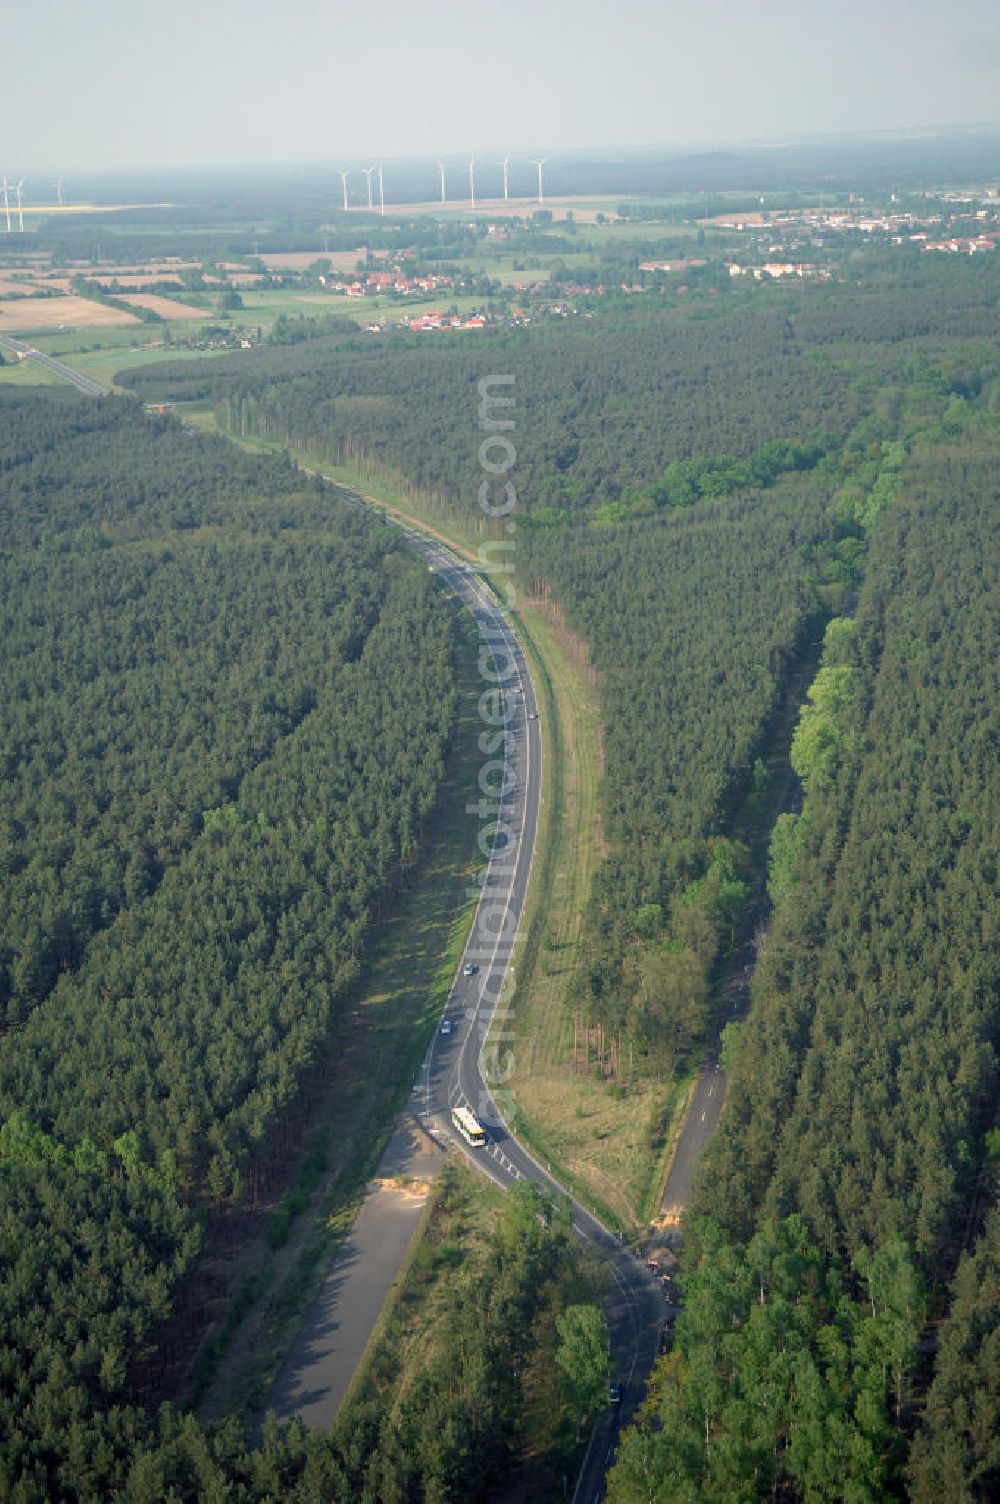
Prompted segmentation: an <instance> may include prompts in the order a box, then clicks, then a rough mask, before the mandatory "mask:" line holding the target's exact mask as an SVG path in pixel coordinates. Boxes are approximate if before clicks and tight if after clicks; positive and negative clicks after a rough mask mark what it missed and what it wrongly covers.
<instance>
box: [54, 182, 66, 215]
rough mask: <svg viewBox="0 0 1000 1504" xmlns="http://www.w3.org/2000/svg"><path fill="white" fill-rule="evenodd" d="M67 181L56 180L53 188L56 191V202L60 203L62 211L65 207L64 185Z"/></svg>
mask: <svg viewBox="0 0 1000 1504" xmlns="http://www.w3.org/2000/svg"><path fill="white" fill-rule="evenodd" d="M65 181H66V179H65V178H56V180H55V182H54V183H53V184H52V186H53V188H54V189H55V190H56V202H57V203H58V205H59V207H60V209H61V208H62V206H63V184H64V183H65Z"/></svg>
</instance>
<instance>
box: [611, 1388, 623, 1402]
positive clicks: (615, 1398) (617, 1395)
mask: <svg viewBox="0 0 1000 1504" xmlns="http://www.w3.org/2000/svg"><path fill="white" fill-rule="evenodd" d="M621 1402H622V1386H621V1385H620V1384H609V1385H608V1404H609V1405H620V1404H621Z"/></svg>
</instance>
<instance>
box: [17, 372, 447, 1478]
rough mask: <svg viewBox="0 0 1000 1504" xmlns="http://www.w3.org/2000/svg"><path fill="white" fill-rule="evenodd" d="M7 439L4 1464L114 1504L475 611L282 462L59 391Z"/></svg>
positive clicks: (254, 1187)
mask: <svg viewBox="0 0 1000 1504" xmlns="http://www.w3.org/2000/svg"><path fill="white" fill-rule="evenodd" d="M0 432H2V433H3V435H4V445H3V450H4V452H3V455H2V459H0V464H2V467H3V474H4V487H3V492H2V502H0V527H2V532H0V542H2V545H3V550H4V551H3V553H2V555H0V601H2V606H0V611H2V621H3V641H4V647H5V652H4V655H3V664H2V670H0V672H2V675H3V694H4V703H5V709H6V715H5V718H4V728H3V733H2V736H3V743H2V745H3V766H4V775H5V776H4V781H3V789H2V796H0V798H2V803H0V851H2V854H3V860H2V864H0V881H2V884H3V887H2V894H3V897H2V902H3V907H4V931H3V947H2V951H0V987H2V994H3V999H4V1003H5V1008H6V1014H7V1027H6V1030H5V1032H4V1033H3V1034H2V1035H0V1118H2V1126H0V1180H2V1182H3V1197H2V1201H3V1207H2V1226H3V1233H2V1242H3V1261H4V1270H5V1277H4V1280H3V1284H2V1287H0V1300H2V1303H3V1317H2V1322H0V1327H2V1333H3V1336H2V1360H0V1395H2V1399H3V1403H2V1405H0V1470H2V1474H3V1478H4V1485H5V1488H6V1489H7V1490H8V1493H7V1496H8V1497H11V1498H16V1499H18V1500H24V1501H27V1500H39V1501H41V1500H49V1499H56V1498H64V1497H65V1498H93V1499H98V1498H107V1497H109V1496H110V1494H111V1493H112V1492H113V1491H114V1489H115V1488H117V1487H119V1486H121V1485H122V1483H123V1481H124V1479H125V1477H126V1475H127V1472H128V1469H129V1467H130V1466H131V1465H132V1464H131V1460H130V1459H131V1458H132V1454H133V1452H134V1451H135V1449H136V1448H138V1449H139V1450H140V1451H141V1450H142V1448H144V1447H145V1446H146V1444H147V1440H148V1439H149V1437H150V1436H151V1433H150V1432H149V1429H148V1427H147V1423H146V1420H145V1418H144V1416H143V1414H142V1412H141V1411H139V1410H137V1409H135V1408H134V1407H131V1406H130V1404H129V1399H130V1395H131V1394H132V1383H133V1379H132V1375H133V1371H134V1370H135V1365H136V1364H137V1362H138V1360H140V1359H141V1358H144V1357H145V1358H147V1359H148V1356H149V1353H150V1346H151V1343H153V1342H154V1341H155V1339H156V1335H157V1330H158V1328H159V1327H160V1326H161V1325H162V1324H163V1323H164V1322H165V1320H166V1319H167V1318H168V1317H169V1316H171V1313H174V1315H175V1318H179V1320H180V1323H181V1325H180V1327H178V1328H177V1330H178V1331H180V1330H182V1329H183V1327H184V1323H185V1321H186V1322H187V1330H188V1332H189V1334H190V1332H191V1331H193V1330H196V1325H192V1323H196V1322H197V1313H196V1312H195V1311H193V1310H190V1309H189V1308H188V1297H187V1295H186V1293H185V1292H186V1289H187V1285H186V1284H185V1275H186V1274H187V1273H189V1271H190V1269H191V1267H192V1261H193V1260H194V1259H195V1258H196V1255H197V1252H198V1248H199V1245H200V1242H201V1238H202V1226H203V1221H204V1212H205V1210H206V1209H207V1208H209V1207H211V1206H212V1205H214V1204H218V1203H220V1202H223V1201H228V1202H231V1203H233V1204H236V1205H247V1204H252V1202H253V1199H254V1197H255V1196H256V1195H257V1194H258V1192H259V1189H260V1186H261V1183H262V1181H264V1180H266V1178H267V1177H268V1175H269V1174H270V1173H271V1166H272V1163H273V1161H274V1159H275V1156H276V1154H277V1153H278V1151H279V1149H280V1148H281V1147H282V1136H283V1134H285V1133H286V1131H287V1129H288V1127H289V1124H290V1119H291V1116H292V1112H293V1109H294V1107H295V1104H296V1101H297V1099H298V1096H299V1093H300V1092H301V1089H302V1086H303V1083H304V1082H305V1080H306V1079H307V1077H308V1076H309V1074H310V1072H313V1071H314V1070H315V1069H316V1067H317V1065H318V1063H319V1062H320V1061H321V1060H322V1059H323V1057H324V1055H325V1054H326V1053H327V1052H328V1051H329V1049H330V1047H331V1043H332V1041H333V1040H334V1039H335V1038H336V1030H337V1024H338V1017H339V1014H340V1011H341V1009H342V1006H343V1004H344V1001H345V999H346V998H347V997H348V996H349V990H350V988H351V985H352V983H353V981H354V980H355V978H356V977H357V976H358V974H359V969H360V967H361V965H362V963H363V959H364V955H365V943H366V935H367V931H368V928H369V923H370V918H371V914H372V910H373V907H374V905H375V903H376V902H377V900H378V899H379V896H380V894H381V893H382V892H383V891H384V889H385V888H386V885H387V884H388V883H390V882H391V881H393V880H398V878H399V875H400V874H402V873H405V871H406V869H407V868H408V867H410V866H412V865H413V863H414V862H415V861H416V860H417V858H418V854H419V845H420V838H421V832H422V830H423V828H424V826H425V824H426V821H427V818H428V816H429V814H430V812H431V810H432V809H433V806H434V804H435V801H436V798H437V793H438V789H439V786H440V782H441V778H442V775H443V769H444V756H445V753H446V750H447V747H448V743H449V740H450V737H451V732H452V722H453V718H454V714H455V694H454V690H453V686H452V680H453V664H452V653H453V620H454V618H453V614H452V609H451V607H450V605H449V604H448V603H447V602H446V601H445V600H444V598H443V597H442V595H441V593H440V591H439V590H438V588H437V585H436V582H435V581H433V580H432V579H430V578H429V576H428V574H427V571H426V570H424V569H421V568H420V566H419V565H418V564H417V563H416V562H414V561H412V560H410V559H409V558H408V557H407V556H406V555H405V554H404V553H403V552H402V551H401V550H400V547H399V544H398V541H397V540H396V538H395V537H394V536H393V535H391V534H390V533H389V532H388V531H387V530H385V529H383V528H381V527H379V526H378V524H377V523H375V522H374V521H373V520H371V519H369V518H368V517H367V516H366V515H365V514H364V513H363V512H361V511H359V510H358V509H356V508H349V507H346V506H344V504H343V502H342V501H341V499H340V498H339V497H338V496H337V494H336V493H335V492H334V491H333V490H332V488H328V487H324V486H322V485H320V484H318V483H312V482H307V481H305V480H304V479H303V477H302V476H301V475H299V474H297V473H296V472H295V471H294V470H293V468H292V467H291V466H290V465H289V464H288V463H287V462H285V461H283V460H282V461H274V460H264V461H262V462H258V461H256V460H252V459H247V458H246V457H244V456H241V455H239V454H238V453H237V452H236V451H234V450H233V449H232V447H231V446H229V445H227V444H226V443H225V442H224V441H219V440H207V439H204V438H199V437H197V436H195V435H192V434H189V433H185V432H184V431H183V430H182V429H181V428H180V427H179V425H177V424H176V423H174V422H172V421H164V420H162V419H150V418H148V417H147V416H146V415H145V414H144V412H143V411H142V409H141V407H140V406H139V405H138V404H136V403H134V402H131V401H119V400H111V399H109V400H107V401H101V402H94V401H93V400H91V399H81V398H78V397H70V398H66V397H64V396H62V394H55V395H54V396H50V395H49V394H48V393H38V394H31V395H30V396H18V397H14V398H6V397H4V398H2V399H0ZM415 642H417V643H420V645H421V647H420V652H419V653H416V654H415V653H414V652H413V644H414V643H415ZM178 1302H180V1304H179V1305H178ZM175 1326H176V1319H175ZM146 1368H147V1372H148V1362H147V1364H146ZM164 1424H167V1423H166V1422H165V1423H164ZM169 1424H173V1423H172V1422H171V1423H169ZM184 1434H185V1435H187V1434H190V1433H188V1432H185V1433H184ZM150 1445H154V1443H152V1442H150ZM171 1445H174V1444H173V1443H171ZM199 1445H200V1446H205V1445H207V1443H204V1442H199ZM147 1496H150V1497H152V1496H154V1495H147ZM164 1496H165V1495H163V1494H156V1495H155V1497H164Z"/></svg>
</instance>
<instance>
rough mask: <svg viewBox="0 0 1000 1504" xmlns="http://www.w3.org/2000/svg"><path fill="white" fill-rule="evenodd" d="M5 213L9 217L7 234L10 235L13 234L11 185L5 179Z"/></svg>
mask: <svg viewBox="0 0 1000 1504" xmlns="http://www.w3.org/2000/svg"><path fill="white" fill-rule="evenodd" d="M3 212H4V213H5V214H6V216H7V234H8V235H9V234H10V232H11V223H10V184H9V183H8V181H7V179H6V178H4V180H3Z"/></svg>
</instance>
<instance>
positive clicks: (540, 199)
mask: <svg viewBox="0 0 1000 1504" xmlns="http://www.w3.org/2000/svg"><path fill="white" fill-rule="evenodd" d="M531 160H532V162H533V163H534V165H535V166H536V167H537V168H538V202H539V203H540V204H544V202H545V194H544V193H543V192H542V168H543V167H544V166H545V164H546V162H547V161H548V160H549V159H548V157H542V158H541V159H540V160H539V159H538V158H536V157H532V159H531Z"/></svg>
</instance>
